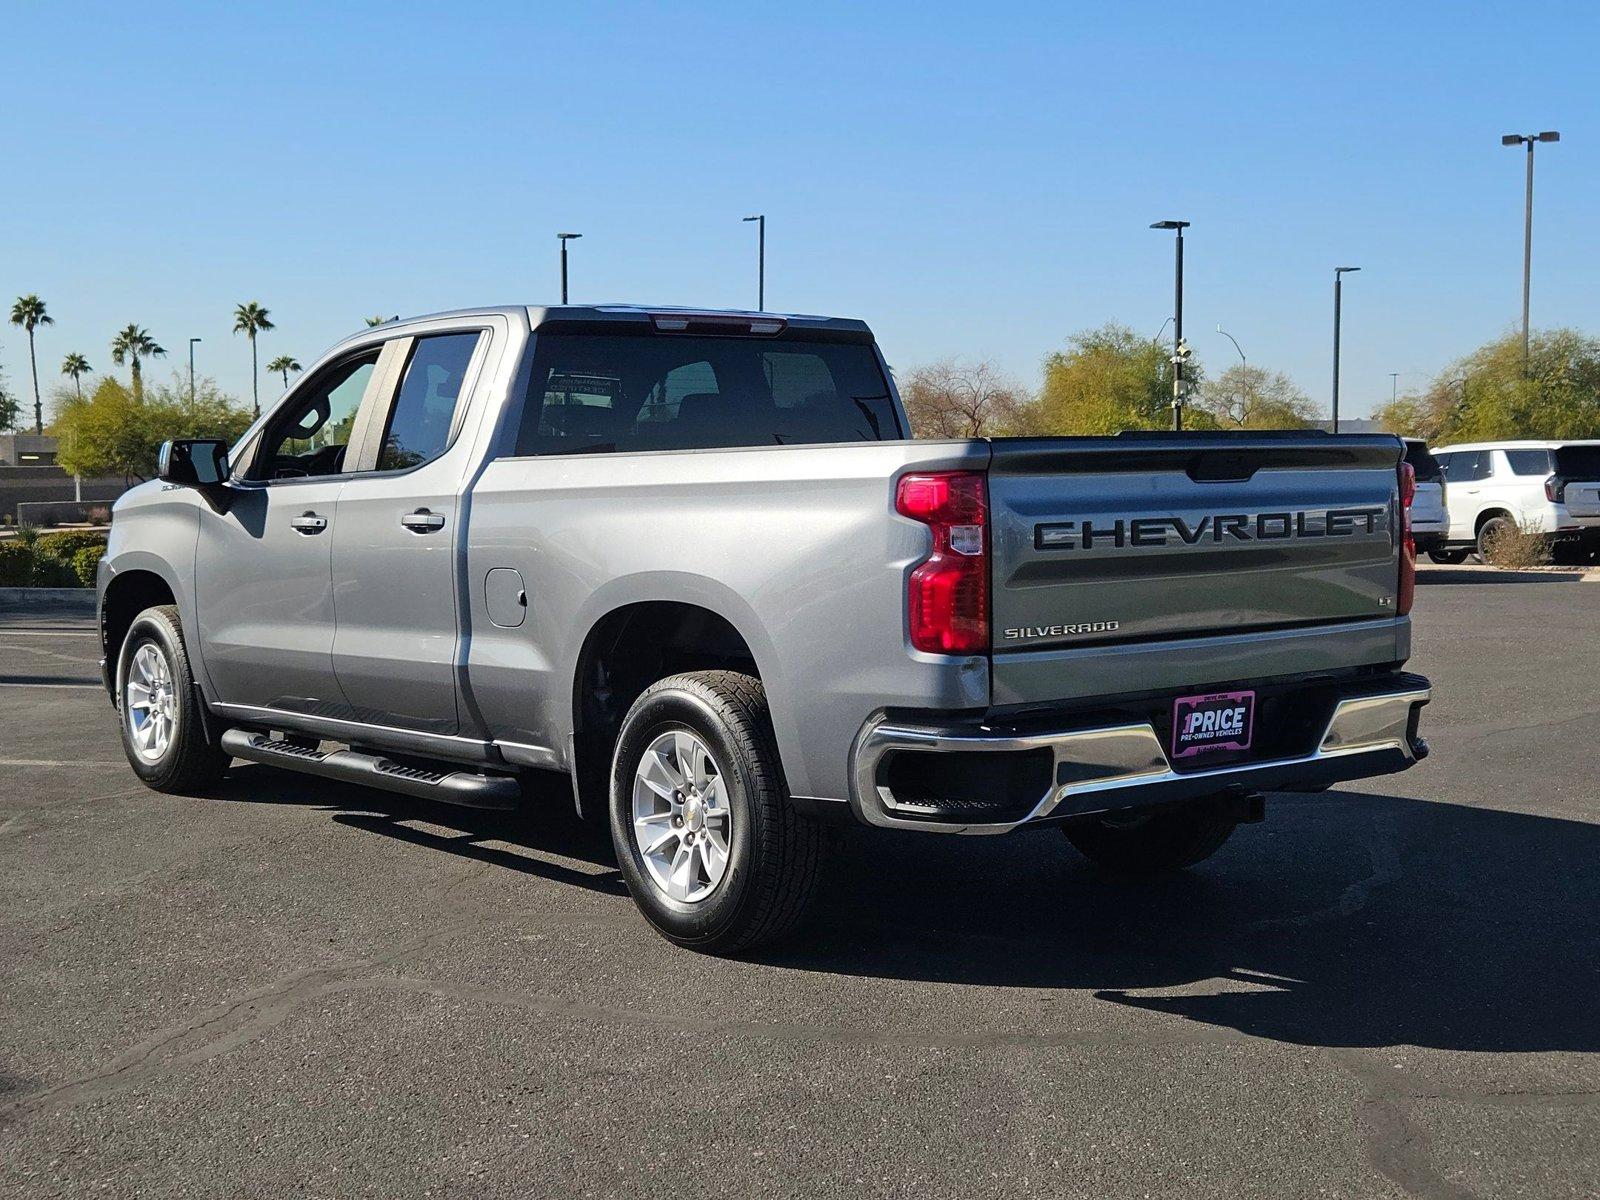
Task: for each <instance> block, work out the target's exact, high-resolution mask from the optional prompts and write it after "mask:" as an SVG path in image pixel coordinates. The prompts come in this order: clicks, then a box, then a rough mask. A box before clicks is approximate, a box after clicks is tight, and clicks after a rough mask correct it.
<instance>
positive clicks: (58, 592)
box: [0, 587, 95, 616]
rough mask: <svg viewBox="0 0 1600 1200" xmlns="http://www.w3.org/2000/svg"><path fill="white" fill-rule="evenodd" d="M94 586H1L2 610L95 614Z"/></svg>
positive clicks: (0, 606) (0, 609)
mask: <svg viewBox="0 0 1600 1200" xmlns="http://www.w3.org/2000/svg"><path fill="white" fill-rule="evenodd" d="M94 607H95V591H94V589H93V588H30V587H0V612H55V613H63V612H70V613H82V614H85V615H88V616H93V615H94Z"/></svg>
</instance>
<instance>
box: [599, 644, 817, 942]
mask: <svg viewBox="0 0 1600 1200" xmlns="http://www.w3.org/2000/svg"><path fill="white" fill-rule="evenodd" d="M610 816H611V838H612V842H613V844H614V845H615V848H616V854H617V863H618V865H619V866H620V867H621V869H622V876H623V879H624V881H625V882H626V883H627V885H628V890H629V891H630V892H631V893H632V894H633V899H634V902H635V903H636V904H637V905H638V906H639V910H640V911H641V912H642V913H643V914H644V915H645V918H646V919H647V920H649V922H650V923H651V924H652V925H654V926H655V927H656V929H657V930H658V931H659V932H660V933H661V934H662V935H663V936H664V937H666V938H667V939H668V940H669V941H672V942H675V943H677V944H678V945H680V946H685V947H688V948H690V949H693V950H700V951H703V952H705V953H708V954H724V955H726V954H737V953H740V952H742V951H746V950H751V949H753V948H755V947H756V946H759V945H763V944H766V943H768V942H772V941H775V940H777V939H778V938H780V937H782V936H784V935H785V934H786V933H789V932H790V931H791V930H793V929H794V927H795V926H796V925H798V924H799V923H800V921H801V919H802V918H803V917H804V915H805V911H806V908H807V906H808V904H809V903H810V900H811V897H812V896H813V894H814V893H815V891H816V886H817V876H818V869H819V865H820V860H821V850H822V830H821V829H820V828H819V827H818V826H817V825H816V823H815V822H813V821H810V820H808V819H806V818H805V817H802V816H801V815H800V814H799V813H798V812H796V811H795V810H794V808H793V806H792V805H791V804H790V803H789V794H788V789H787V787H786V786H785V785H784V780H783V771H782V768H781V766H780V764H779V761H778V749H777V744H776V741H775V740H774V738H773V734H772V723H771V721H770V719H769V718H768V715H767V700H766V692H765V691H764V690H763V688H762V686H761V681H760V680H758V679H756V678H754V677H752V676H749V675H743V674H739V673H737V672H734V671H695V672H690V673H687V674H683V675H673V676H670V677H669V678H667V679H663V680H661V681H659V682H658V683H655V684H652V685H651V686H650V687H649V688H647V689H646V690H645V692H644V694H643V695H641V696H640V697H639V699H638V700H636V701H635V702H634V704H633V707H632V708H631V709H629V710H628V715H627V717H626V718H624V720H623V723H622V730H621V733H620V734H619V736H618V738H617V747H616V752H615V754H614V755H613V757H612V766H611V803H610Z"/></svg>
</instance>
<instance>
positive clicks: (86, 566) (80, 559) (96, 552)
mask: <svg viewBox="0 0 1600 1200" xmlns="http://www.w3.org/2000/svg"><path fill="white" fill-rule="evenodd" d="M105 554H106V546H105V543H104V542H101V543H100V544H99V545H96V546H85V547H84V548H83V549H82V550H79V551H78V552H77V553H76V554H74V555H73V556H72V570H73V572H74V573H75V574H76V575H77V576H78V582H79V583H81V584H82V585H83V586H84V587H86V588H92V587H93V586H94V582H95V580H94V577H95V568H97V567H98V566H99V565H100V560H101V559H102V558H104V557H105Z"/></svg>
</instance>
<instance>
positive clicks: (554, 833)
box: [210, 763, 628, 897]
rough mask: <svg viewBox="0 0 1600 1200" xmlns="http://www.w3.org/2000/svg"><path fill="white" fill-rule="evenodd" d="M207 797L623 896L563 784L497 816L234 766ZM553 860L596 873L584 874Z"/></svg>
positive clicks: (602, 835) (602, 843) (604, 850)
mask: <svg viewBox="0 0 1600 1200" xmlns="http://www.w3.org/2000/svg"><path fill="white" fill-rule="evenodd" d="M563 793H564V794H563ZM210 794H211V795H212V797H213V798H214V799H219V800H228V801H237V802H241V803H243V802H248V803H251V804H292V805H296V806H299V807H302V808H313V809H320V810H322V811H325V812H328V813H331V814H332V819H333V821H334V822H335V823H336V824H339V825H344V826H346V827H348V828H351V829H359V830H361V831H363V832H365V833H374V834H377V835H379V836H380V837H387V838H393V839H394V840H396V841H401V842H407V843H409V844H411V845H413V846H421V847H424V848H426V849H429V850H438V851H440V852H442V853H444V854H450V855H454V856H455V857H457V858H463V859H466V860H468V861H470V862H480V863H485V864H488V865H489V866H495V867H501V868H503V869H505V870H508V871H518V872H521V873H522V874H524V875H533V876H537V877H538V878H541V879H548V880H551V881H552V882H555V883H570V884H575V885H576V886H578V887H581V888H586V889H588V890H590V891H594V892H600V893H602V894H604V895H608V896H622V897H626V896H627V894H628V889H627V888H626V886H624V884H623V882H622V873H621V872H620V871H618V870H617V864H616V859H615V857H614V856H613V855H612V853H611V842H610V837H609V834H607V833H606V832H605V831H604V830H599V829H594V828H591V827H590V826H588V825H585V824H583V823H582V822H580V821H579V820H578V819H577V817H576V816H575V815H573V812H572V799H571V797H572V793H571V791H570V789H568V788H566V787H565V786H564V785H563V786H562V787H560V788H559V789H557V787H556V785H554V784H552V785H551V786H550V789H549V791H548V794H546V792H545V790H544V789H538V791H537V794H534V795H530V796H529V806H528V807H526V808H524V809H522V810H520V811H517V812H498V811H490V810H485V809H474V808H462V807H460V806H458V805H450V804H432V803H429V802H428V801H425V800H412V799H410V798H409V797H407V796H399V795H395V794H393V793H390V792H380V791H377V790H375V789H373V788H362V787H356V786H354V785H351V784H343V783H335V782H331V781H328V780H323V779H314V778H311V777H308V776H305V775H294V774H290V773H289V772H286V771H275V770H273V769H272V768H271V767H260V766H254V765H240V764H238V763H235V764H234V766H233V767H232V768H231V769H230V770H229V772H228V777H227V779H226V780H224V782H223V783H222V784H221V785H220V786H219V787H218V788H217V789H216V790H215V791H213V792H212V793H210ZM524 851H527V852H526V853H525V852H524ZM554 859H567V860H570V861H573V862H576V863H579V864H588V865H589V866H591V867H594V868H598V869H597V870H593V871H590V870H583V869H580V868H578V867H573V866H568V865H566V864H564V863H562V862H559V861H554Z"/></svg>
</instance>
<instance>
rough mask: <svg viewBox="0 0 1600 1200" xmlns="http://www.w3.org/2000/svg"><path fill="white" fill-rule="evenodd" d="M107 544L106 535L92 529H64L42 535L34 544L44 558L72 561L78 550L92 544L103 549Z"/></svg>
mask: <svg viewBox="0 0 1600 1200" xmlns="http://www.w3.org/2000/svg"><path fill="white" fill-rule="evenodd" d="M105 544H106V535H105V534H103V533H97V532H95V531H94V530H92V529H63V530H62V531H61V532H59V533H46V534H43V535H41V536H40V538H39V541H38V542H37V543H36V544H35V546H34V553H36V554H38V555H39V556H40V557H42V558H54V559H58V560H59V561H61V562H64V563H70V562H72V561H73V559H74V558H75V557H76V555H77V553H78V551H80V550H87V549H89V548H90V547H91V546H99V547H101V548H102V549H103V548H104V547H105Z"/></svg>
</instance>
